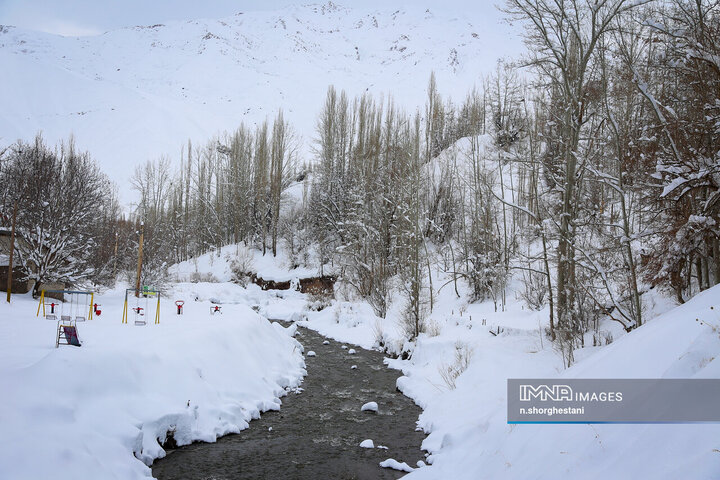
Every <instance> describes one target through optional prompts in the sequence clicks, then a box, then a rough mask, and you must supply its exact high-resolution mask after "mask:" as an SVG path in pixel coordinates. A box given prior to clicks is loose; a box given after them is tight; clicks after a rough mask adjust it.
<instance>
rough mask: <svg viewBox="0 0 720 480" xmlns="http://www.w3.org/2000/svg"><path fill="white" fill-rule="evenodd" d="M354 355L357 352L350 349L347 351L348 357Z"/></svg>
mask: <svg viewBox="0 0 720 480" xmlns="http://www.w3.org/2000/svg"><path fill="white" fill-rule="evenodd" d="M356 353H357V352H356V351H355V349H354V348H351V349H350V350H348V355H355V354H356Z"/></svg>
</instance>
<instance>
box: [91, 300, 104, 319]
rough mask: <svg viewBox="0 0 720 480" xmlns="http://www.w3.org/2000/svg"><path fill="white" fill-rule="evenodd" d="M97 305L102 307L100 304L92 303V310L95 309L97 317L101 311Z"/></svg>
mask: <svg viewBox="0 0 720 480" xmlns="http://www.w3.org/2000/svg"><path fill="white" fill-rule="evenodd" d="M98 307H102V305H98V304H97V303H94V304H93V310H95V315H97V316H98V317H99V316H100V314H101V313H102V310H100V309H99V308H98Z"/></svg>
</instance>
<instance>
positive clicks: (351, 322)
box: [304, 286, 720, 480]
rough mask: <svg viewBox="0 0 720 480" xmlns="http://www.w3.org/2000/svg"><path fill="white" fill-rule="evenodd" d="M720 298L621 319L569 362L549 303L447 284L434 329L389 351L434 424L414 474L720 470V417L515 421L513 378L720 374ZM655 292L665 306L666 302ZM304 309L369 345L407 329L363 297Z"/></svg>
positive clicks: (336, 332) (406, 387)
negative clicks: (471, 298)
mask: <svg viewBox="0 0 720 480" xmlns="http://www.w3.org/2000/svg"><path fill="white" fill-rule="evenodd" d="M719 298H720V286H716V287H714V288H712V289H710V290H708V291H706V292H703V293H702V294H700V295H698V296H696V297H695V298H693V299H692V300H690V301H689V302H687V303H686V304H684V305H682V306H679V307H677V308H673V309H671V310H669V311H667V312H666V313H664V314H662V315H659V316H658V317H656V318H654V319H651V320H650V321H649V322H648V323H647V324H645V325H644V326H642V327H641V328H638V329H637V330H635V331H634V332H633V333H632V334H628V335H621V334H620V333H619V332H618V329H616V330H615V331H616V333H617V336H616V341H615V342H613V343H611V344H610V345H607V346H603V347H588V348H584V349H581V350H578V351H577V352H576V358H577V359H578V361H577V363H576V364H575V365H574V366H573V367H571V368H570V369H563V363H562V360H561V358H560V355H559V353H557V352H556V351H554V349H553V347H552V344H550V342H549V341H548V339H547V338H542V337H541V335H540V330H541V328H542V327H544V326H545V322H546V320H544V319H545V318H546V317H547V312H535V311H530V310H527V309H524V308H523V307H522V304H521V303H520V302H511V303H509V304H508V308H507V309H506V311H505V312H495V311H494V306H493V304H492V302H485V303H480V304H471V305H469V306H465V307H462V306H460V307H458V304H457V303H455V304H453V302H452V298H448V297H447V296H441V298H440V299H439V301H438V305H437V311H436V313H434V314H433V315H431V317H432V318H434V319H435V324H434V327H433V332H432V334H431V335H428V334H425V333H424V334H421V336H420V338H419V339H418V341H417V343H416V344H415V345H414V346H413V351H412V357H411V358H410V359H409V360H401V359H394V360H388V361H387V363H388V365H389V366H391V367H393V368H398V369H401V370H402V372H403V376H402V377H401V378H399V379H398V382H397V384H398V388H399V389H400V390H401V391H402V392H403V393H404V394H406V395H408V396H410V397H411V398H413V399H414V400H415V402H416V403H417V404H418V405H420V406H421V407H422V408H423V410H424V412H423V413H422V415H421V416H420V419H419V423H418V424H419V426H420V427H421V428H423V429H424V430H425V431H426V432H428V433H429V436H428V437H427V439H426V440H425V441H424V442H423V449H426V450H428V452H429V453H430V455H429V457H428V463H432V465H431V466H427V467H422V468H419V469H416V470H414V471H413V473H412V475H410V477H408V478H427V479H442V478H467V479H477V478H488V479H505V478H508V479H509V478H533V479H535V478H543V479H545V478H547V479H557V478H579V479H586V478H587V479H594V478H597V479H606V478H657V479H660V478H663V479H664V478H667V479H675V478H693V479H708V480H710V479H717V478H720V425H718V424H678V425H628V424H625V425H590V424H588V425H547V424H546V425H508V424H507V404H506V400H507V383H506V382H507V379H508V378H556V377H567V378H720V361H719V360H718V358H720V301H719V300H718V299H719ZM654 301H655V303H656V306H655V310H656V311H657V310H658V309H663V308H667V307H668V302H667V301H664V300H663V299H662V298H658V299H656V300H654ZM711 307H714V308H712V309H711ZM460 310H462V315H461V314H460ZM441 312H443V313H441ZM306 315H307V316H308V320H307V321H306V322H304V324H306V325H307V326H309V327H311V328H316V329H317V330H319V331H321V332H322V333H324V334H326V335H329V336H332V337H334V338H336V339H338V340H341V341H345V342H348V343H356V344H359V345H362V346H372V345H373V344H374V345H375V346H377V342H376V338H377V336H376V335H377V332H378V331H379V330H383V329H384V331H385V332H393V331H395V332H397V331H399V329H400V327H399V325H398V322H397V320H394V319H393V318H392V315H389V316H388V318H387V319H386V320H384V321H381V320H380V319H378V318H377V317H375V316H374V315H372V313H371V311H370V308H369V306H367V305H364V304H359V303H348V302H344V303H343V302H338V303H336V304H334V305H333V306H331V307H329V308H328V309H326V310H324V311H322V312H318V313H315V312H309V313H306ZM696 319H698V320H696ZM483 320H484V321H485V324H483ZM498 327H499V328H500V333H499V334H496V335H493V334H492V333H490V332H491V331H492V332H495V333H497V331H498V330H497V329H498ZM611 327H612V325H608V327H607V328H611ZM620 331H621V329H620ZM406 347H407V346H406ZM397 460H398V461H402V459H397Z"/></svg>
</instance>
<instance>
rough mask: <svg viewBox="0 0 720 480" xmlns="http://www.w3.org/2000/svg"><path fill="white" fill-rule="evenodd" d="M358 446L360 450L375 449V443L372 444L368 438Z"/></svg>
mask: <svg viewBox="0 0 720 480" xmlns="http://www.w3.org/2000/svg"><path fill="white" fill-rule="evenodd" d="M360 446H361V447H362V448H375V443H373V441H372V440H370V439H369V438H368V439H367V440H363V441H362V442H360Z"/></svg>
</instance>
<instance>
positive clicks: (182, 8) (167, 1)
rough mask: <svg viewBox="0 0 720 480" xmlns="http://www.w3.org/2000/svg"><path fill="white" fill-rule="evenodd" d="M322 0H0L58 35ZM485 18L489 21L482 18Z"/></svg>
mask: <svg viewBox="0 0 720 480" xmlns="http://www.w3.org/2000/svg"><path fill="white" fill-rule="evenodd" d="M498 1H500V0H494V1H493V0H491V1H483V0H420V1H414V2H413V1H411V0H338V1H336V2H335V3H339V4H341V5H345V6H348V7H354V6H358V7H361V6H362V7H371V8H377V9H390V8H400V7H402V6H403V5H406V4H410V3H412V4H415V5H421V6H423V7H424V6H427V7H428V8H431V9H436V10H444V11H446V12H448V13H451V14H458V15H463V14H464V15H469V16H473V15H479V16H481V17H484V18H483V20H486V21H487V20H489V19H488V18H487V16H488V15H490V16H496V20H497V21H498V22H499V21H500V20H501V18H502V14H500V13H499V12H497V10H496V9H495V8H494V7H493V4H494V3H496V2H498ZM293 3H300V4H307V3H325V2H324V1H322V0H315V1H314V0H301V1H293V0H205V1H202V0H0V25H15V26H17V27H21V28H25V29H29V30H39V31H43V32H47V33H55V34H59V35H67V36H75V35H95V34H99V33H103V32H105V31H108V30H114V29H117V28H122V27H127V26H135V25H152V24H156V23H163V22H168V21H172V20H190V19H198V18H222V17H227V16H231V15H234V14H235V13H237V12H246V11H252V10H277V9H280V8H282V7H284V6H286V5H288V4H293ZM484 23H486V24H487V23H489V22H484Z"/></svg>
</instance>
